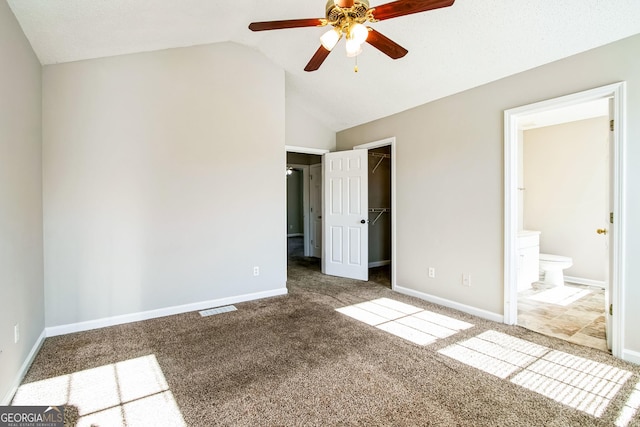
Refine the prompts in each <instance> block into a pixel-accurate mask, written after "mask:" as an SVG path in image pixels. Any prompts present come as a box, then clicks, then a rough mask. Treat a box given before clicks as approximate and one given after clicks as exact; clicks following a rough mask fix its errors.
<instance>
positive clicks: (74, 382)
mask: <svg viewBox="0 0 640 427" xmlns="http://www.w3.org/2000/svg"><path fill="white" fill-rule="evenodd" d="M11 404H12V405H14V406H31V405H36V406H37V405H73V406H75V407H76V408H78V414H79V415H80V419H79V420H78V424H77V425H78V426H79V427H80V426H91V425H108V426H134V425H174V426H185V425H186V424H185V422H184V419H183V417H182V414H181V412H180V409H179V408H178V405H177V403H176V401H175V399H174V398H173V394H172V393H171V391H170V390H169V386H168V384H167V381H166V379H165V377H164V374H163V373H162V369H161V368H160V365H159V364H158V361H157V360H156V357H155V355H149V356H143V357H138V358H135V359H129V360H125V361H122V362H118V363H114V364H109V365H103V366H99V367H97V368H92V369H86V370H83V371H78V372H74V373H71V374H68V375H61V376H58V377H53V378H49V379H46V380H41V381H36V382H32V383H28V384H23V385H21V386H20V387H19V388H18V391H17V392H16V395H15V397H14V399H13V401H12V403H11Z"/></svg>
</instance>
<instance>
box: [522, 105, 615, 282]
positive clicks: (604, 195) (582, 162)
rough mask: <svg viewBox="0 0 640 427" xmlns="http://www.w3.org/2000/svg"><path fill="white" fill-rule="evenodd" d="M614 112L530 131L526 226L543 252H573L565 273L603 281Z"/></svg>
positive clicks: (525, 163) (526, 141)
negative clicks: (603, 231) (603, 232)
mask: <svg viewBox="0 0 640 427" xmlns="http://www.w3.org/2000/svg"><path fill="white" fill-rule="evenodd" d="M608 142H609V117H606V116H605V117H599V118H594V119H588V120H580V121H576V122H571V123H565V124H561V125H556V126H547V127H543V128H538V129H531V130H527V131H524V150H523V151H524V160H523V166H524V167H523V169H524V183H523V185H524V188H526V190H525V191H524V228H525V229H526V230H538V231H540V232H541V235H540V252H542V253H548V254H555V255H563V256H569V257H571V258H572V259H573V266H572V267H571V268H568V269H567V270H565V271H564V274H565V276H570V277H575V278H579V279H586V280H588V281H596V282H602V283H603V284H604V282H605V280H606V278H605V275H606V272H607V263H608V260H609V259H608V257H609V252H608V250H607V245H606V237H605V236H602V235H599V234H596V230H597V229H598V228H603V227H604V228H607V214H608V212H609V209H608V202H609V199H608V194H609V193H608V191H607V180H608V178H609V176H608V161H609V153H608V147H609V144H608Z"/></svg>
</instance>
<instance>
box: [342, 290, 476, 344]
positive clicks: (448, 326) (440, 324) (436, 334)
mask: <svg viewBox="0 0 640 427" xmlns="http://www.w3.org/2000/svg"><path fill="white" fill-rule="evenodd" d="M336 311H337V312H339V313H342V314H344V315H346V316H349V317H351V318H353V319H356V320H359V321H361V322H363V323H366V324H367V325H370V326H375V327H377V328H378V329H381V330H383V331H386V332H389V333H390V334H393V335H396V336H398V337H400V338H403V339H405V340H407V341H411V342H413V343H415V344H418V345H426V344H431V343H432V342H434V341H436V340H438V339H440V338H446V337H448V336H451V335H453V334H456V333H458V332H460V331H462V330H464V329H468V328H471V327H472V326H473V325H472V324H470V323H467V322H463V321H462V320H458V319H454V318H452V317H448V316H444V315H442V314H438V313H433V312H431V311H427V310H423V309H421V308H418V307H415V306H413V305H410V304H405V303H403V302H400V301H395V300H392V299H389V298H379V299H376V300H372V301H366V302H362V303H359V304H354V305H350V306H347V307H342V308H338V309H336Z"/></svg>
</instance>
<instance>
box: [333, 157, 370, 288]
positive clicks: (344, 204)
mask: <svg viewBox="0 0 640 427" xmlns="http://www.w3.org/2000/svg"><path fill="white" fill-rule="evenodd" d="M322 165H323V167H322V170H323V179H322V182H323V204H322V206H323V218H322V219H323V230H324V231H323V236H324V239H323V250H322V272H323V273H324V274H329V275H332V276H340V277H348V278H351V279H359V280H369V224H368V222H369V221H368V215H369V214H368V208H369V206H368V205H369V193H368V178H369V172H368V168H369V163H368V151H367V150H351V151H339V152H336V153H327V154H325V155H324V158H323V163H322Z"/></svg>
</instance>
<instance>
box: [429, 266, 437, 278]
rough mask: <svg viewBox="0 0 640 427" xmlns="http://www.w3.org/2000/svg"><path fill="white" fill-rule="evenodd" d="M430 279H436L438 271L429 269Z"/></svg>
mask: <svg viewBox="0 0 640 427" xmlns="http://www.w3.org/2000/svg"><path fill="white" fill-rule="evenodd" d="M429 277H431V278H434V277H436V269H435V268H433V267H429Z"/></svg>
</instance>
